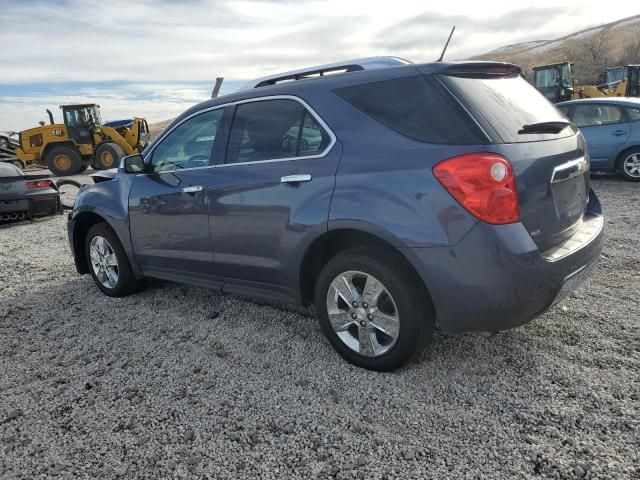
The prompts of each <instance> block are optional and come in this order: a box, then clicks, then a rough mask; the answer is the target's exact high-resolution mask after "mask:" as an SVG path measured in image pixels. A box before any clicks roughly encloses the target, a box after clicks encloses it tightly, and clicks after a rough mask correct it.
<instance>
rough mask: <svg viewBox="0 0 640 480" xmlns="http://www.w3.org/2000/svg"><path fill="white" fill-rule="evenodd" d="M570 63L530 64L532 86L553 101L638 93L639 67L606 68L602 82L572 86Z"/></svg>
mask: <svg viewBox="0 0 640 480" xmlns="http://www.w3.org/2000/svg"><path fill="white" fill-rule="evenodd" d="M572 66H573V64H572V63H569V62H563V63H554V64H550V65H541V66H539V67H533V85H534V87H536V89H538V91H539V92H540V93H542V94H543V95H544V96H545V97H547V99H548V100H549V101H551V102H552V103H558V102H564V101H566V100H575V99H577V98H599V97H635V96H639V95H640V77H639V74H640V66H638V65H626V66H624V67H617V68H615V69H607V71H606V78H607V83H605V84H604V85H598V86H595V85H575V82H574V80H573V72H572Z"/></svg>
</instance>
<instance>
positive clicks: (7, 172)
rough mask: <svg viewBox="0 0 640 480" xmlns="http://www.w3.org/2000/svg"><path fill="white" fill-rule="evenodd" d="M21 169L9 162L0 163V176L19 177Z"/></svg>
mask: <svg viewBox="0 0 640 480" xmlns="http://www.w3.org/2000/svg"><path fill="white" fill-rule="evenodd" d="M21 176H22V170H20V169H19V168H18V167H15V166H13V165H11V164H9V163H0V177H21Z"/></svg>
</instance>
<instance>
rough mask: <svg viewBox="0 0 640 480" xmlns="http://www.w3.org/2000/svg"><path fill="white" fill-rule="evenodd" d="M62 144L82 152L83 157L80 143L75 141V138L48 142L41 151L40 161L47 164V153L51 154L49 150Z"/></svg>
mask: <svg viewBox="0 0 640 480" xmlns="http://www.w3.org/2000/svg"><path fill="white" fill-rule="evenodd" d="M61 146H62V147H71V148H74V149H76V150H77V151H78V153H79V154H80V157H82V153H81V152H80V149H79V148H78V144H77V143H76V142H74V141H73V140H60V141H54V142H47V143H45V144H44V146H43V147H42V150H41V152H40V162H43V163H45V164H46V161H47V155H48V154H49V151H50V150H51V149H52V148H54V147H61Z"/></svg>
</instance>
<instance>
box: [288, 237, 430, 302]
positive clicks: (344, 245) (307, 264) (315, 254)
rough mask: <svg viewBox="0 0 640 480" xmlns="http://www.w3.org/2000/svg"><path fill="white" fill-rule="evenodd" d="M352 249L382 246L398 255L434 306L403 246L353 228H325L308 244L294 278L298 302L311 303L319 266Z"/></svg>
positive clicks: (378, 247) (423, 282)
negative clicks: (296, 279)
mask: <svg viewBox="0 0 640 480" xmlns="http://www.w3.org/2000/svg"><path fill="white" fill-rule="evenodd" d="M354 248H371V249H382V250H385V251H389V252H392V253H394V254H396V255H398V256H399V257H400V258H402V261H404V262H405V264H406V266H407V267H408V268H410V269H411V271H413V272H414V273H415V275H416V279H417V281H419V282H420V284H421V286H422V287H423V288H424V291H425V293H426V295H427V297H428V300H429V303H430V304H431V307H432V308H434V307H433V300H432V298H431V293H430V292H429V288H428V286H427V284H426V283H425V281H424V279H423V278H422V276H421V275H420V273H419V272H418V270H416V268H415V267H414V265H413V263H412V261H411V259H409V258H408V257H407V255H406V254H405V252H406V249H401V248H398V247H397V246H396V245H394V242H393V240H392V239H390V238H384V237H383V236H382V235H380V234H379V233H377V232H376V233H373V232H370V231H366V230H361V229H356V228H338V229H334V230H329V231H327V232H325V233H324V234H322V235H320V236H319V237H317V238H316V239H314V240H313V241H312V242H311V243H310V244H309V245H308V247H307V249H306V250H305V252H304V254H303V256H302V260H301V262H300V268H299V279H298V281H299V286H300V293H299V295H300V301H301V303H302V304H303V305H309V304H310V303H312V302H313V297H314V290H315V285H316V281H317V278H318V274H319V273H320V270H321V269H322V267H324V265H326V263H327V262H328V261H329V260H330V259H331V258H333V257H334V256H335V255H337V254H338V253H340V252H344V251H346V250H351V249H354Z"/></svg>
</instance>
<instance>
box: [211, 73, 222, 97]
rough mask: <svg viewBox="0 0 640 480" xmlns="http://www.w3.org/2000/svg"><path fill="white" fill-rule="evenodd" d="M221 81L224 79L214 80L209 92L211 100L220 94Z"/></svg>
mask: <svg viewBox="0 0 640 480" xmlns="http://www.w3.org/2000/svg"><path fill="white" fill-rule="evenodd" d="M223 81H224V77H218V78H216V84H215V85H214V86H213V90H212V91H211V98H217V97H218V93H219V92H220V87H221V86H222V82H223Z"/></svg>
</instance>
